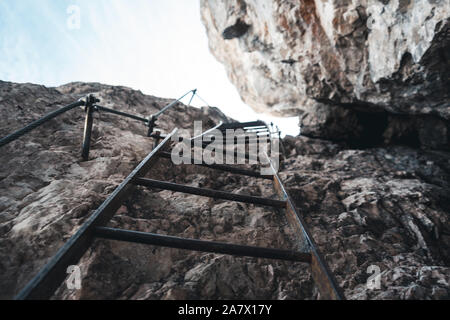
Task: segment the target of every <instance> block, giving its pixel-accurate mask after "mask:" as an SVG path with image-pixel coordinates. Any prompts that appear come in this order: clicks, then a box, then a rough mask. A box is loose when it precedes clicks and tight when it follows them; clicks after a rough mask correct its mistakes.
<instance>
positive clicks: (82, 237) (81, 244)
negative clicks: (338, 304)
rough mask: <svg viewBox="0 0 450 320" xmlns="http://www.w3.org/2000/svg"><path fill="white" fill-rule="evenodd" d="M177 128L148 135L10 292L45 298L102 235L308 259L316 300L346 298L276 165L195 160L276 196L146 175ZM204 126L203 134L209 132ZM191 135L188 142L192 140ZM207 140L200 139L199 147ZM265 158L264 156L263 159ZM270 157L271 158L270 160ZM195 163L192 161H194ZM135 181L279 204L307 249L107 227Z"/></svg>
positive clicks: (251, 127) (260, 128) (262, 130)
mask: <svg viewBox="0 0 450 320" xmlns="http://www.w3.org/2000/svg"><path fill="white" fill-rule="evenodd" d="M214 129H217V130H220V131H224V130H227V129H244V130H245V132H257V133H258V134H263V135H264V134H269V135H270V132H271V131H270V128H269V126H268V125H267V124H265V123H264V122H261V121H256V122H248V123H226V124H220V125H219V126H217V127H216V128H214ZM177 130H178V129H175V130H174V131H172V132H171V133H170V134H168V135H166V136H163V135H161V134H159V133H158V134H152V135H151V136H152V137H154V138H155V139H156V140H157V143H156V144H155V145H156V147H155V148H154V149H153V151H151V152H150V153H149V154H148V155H147V157H146V158H145V159H144V160H143V161H142V162H141V163H140V164H139V165H138V166H137V167H136V169H135V170H134V171H133V172H132V173H131V174H130V175H129V176H128V177H127V178H126V179H125V180H123V182H122V183H121V184H120V185H119V186H118V187H117V188H116V189H115V191H114V192H113V193H112V194H111V195H110V196H109V197H108V198H107V199H106V200H105V201H104V202H103V204H102V205H101V206H100V207H99V208H98V209H97V210H96V211H95V212H94V213H93V214H92V215H91V216H90V217H89V218H88V220H87V221H86V222H85V223H84V224H83V225H82V226H81V227H80V229H79V230H78V231H77V232H76V233H75V234H74V235H73V236H72V237H71V238H70V239H69V240H68V241H67V242H66V244H65V245H64V246H63V247H62V248H61V249H60V250H59V251H58V252H57V253H56V255H55V256H54V257H53V258H52V259H51V260H50V261H49V262H48V263H47V264H46V265H45V266H44V267H43V268H42V269H41V271H40V272H39V273H38V274H37V275H36V276H35V277H34V278H33V279H32V280H31V281H30V282H29V283H28V284H27V285H26V286H25V288H23V289H22V291H21V292H20V293H19V294H18V295H17V296H16V297H15V299H18V300H41V299H50V298H51V297H52V296H53V294H54V293H55V291H56V290H57V289H58V288H59V286H60V285H61V283H62V282H63V281H64V280H65V278H66V276H67V274H66V270H67V268H68V267H69V266H71V265H75V264H77V263H78V261H79V260H80V259H81V257H82V256H83V255H84V253H85V252H86V250H87V249H88V248H89V247H90V245H91V244H92V242H93V241H94V240H95V239H107V240H115V241H126V242H132V243H140V244H147V245H153V246H162V247H168V248H177V249H185V250H193V251H200V252H211V253H219V254H229V255H235V256H248V257H257V258H266V259H278V260H287V261H295V262H303V263H307V264H309V265H310V267H311V273H312V277H313V279H314V281H315V283H316V285H317V287H318V290H319V292H320V298H321V299H332V300H341V299H345V297H344V295H343V293H342V291H341V289H340V288H339V286H338V285H337V282H336V280H335V278H334V276H333V274H332V273H331V271H330V269H329V268H328V266H327V263H326V262H325V260H324V259H323V257H322V256H321V254H320V253H319V250H318V249H317V246H316V244H315V242H314V240H313V238H312V236H311V233H310V232H309V230H308V228H307V227H306V224H305V222H304V220H303V218H302V216H301V215H300V214H299V212H298V211H297V209H296V207H295V204H294V202H293V201H292V199H291V197H290V196H289V194H288V192H287V191H286V188H285V187H284V185H283V183H282V181H281V179H280V177H279V175H278V173H277V170H275V168H274V167H273V166H271V168H272V176H263V175H261V174H260V173H258V172H256V171H254V170H248V169H244V168H240V167H235V166H229V165H218V164H205V163H202V164H198V165H199V166H204V167H207V168H210V169H214V170H221V171H225V172H230V173H233V174H239V175H244V176H249V177H256V178H261V179H270V180H273V185H274V188H275V190H276V191H277V194H278V196H279V198H280V199H281V200H276V199H270V198H262V197H254V196H250V195H240V194H235V193H230V192H224V191H218V190H211V189H205V188H196V187H191V186H185V185H179V184H175V183H171V182H167V181H158V180H153V179H148V178H145V176H146V174H147V173H148V172H149V171H150V169H151V168H152V166H153V165H154V164H155V163H156V162H157V160H158V159H160V158H170V157H171V153H170V152H169V147H170V142H171V140H172V138H173V137H174V136H175V135H176V133H177ZM208 132H209V131H207V132H206V133H204V134H203V135H205V134H208ZM196 138H197V137H196ZM196 138H194V139H192V140H191V143H192V146H194V144H195V139H196ZM207 145H208V144H207V143H206V144H202V145H201V146H202V147H205V146H207ZM268 160H269V158H268ZM269 162H270V160H269ZM194 164H195V162H194ZM137 186H141V187H146V188H152V189H163V190H170V191H175V192H182V193H187V194H193V195H198V196H204V197H211V198H214V199H225V200H229V201H237V202H244V203H251V204H257V205H262V206H269V207H274V208H278V209H284V211H285V213H286V217H287V220H288V221H289V223H290V225H291V227H292V228H293V229H294V231H295V232H296V234H297V235H298V236H299V239H301V241H305V242H306V247H307V248H308V251H307V252H300V251H296V250H281V249H273V248H261V247H254V246H246V245H236V244H229V243H222V242H213V241H202V240H195V239H185V238H179V237H173V236H166V235H158V234H152V233H144V232H138V231H131V230H121V229H114V228H108V227H106V226H107V224H108V222H109V221H110V220H111V218H112V217H113V216H114V214H115V212H116V211H117V210H118V209H119V207H120V206H121V204H122V203H123V202H124V200H125V199H127V197H129V196H130V194H131V193H132V191H133V189H135V188H136V187H137Z"/></svg>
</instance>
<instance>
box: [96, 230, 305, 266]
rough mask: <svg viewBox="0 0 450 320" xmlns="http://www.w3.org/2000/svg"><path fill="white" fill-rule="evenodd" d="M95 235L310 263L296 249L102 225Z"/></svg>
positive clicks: (189, 248) (196, 249) (185, 248)
mask: <svg viewBox="0 0 450 320" xmlns="http://www.w3.org/2000/svg"><path fill="white" fill-rule="evenodd" d="M95 236H97V237H99V238H103V239H109V240H117V241H125V242H133V243H140V244H148V245H154V246H161V247H167V248H176V249H184V250H193V251H201V252H212V253H219V254H229V255H235V256H247V257H255V258H265V259H277V260H287V261H297V262H306V263H311V254H310V253H305V252H298V251H289V250H280V249H270V248H260V247H253V246H244V245H236V244H229V243H223V242H213V241H204V240H194V239H185V238H179V237H173V236H164V235H158V234H153V233H145V232H137V231H129V230H120V229H112V228H104V227H98V228H96V229H95Z"/></svg>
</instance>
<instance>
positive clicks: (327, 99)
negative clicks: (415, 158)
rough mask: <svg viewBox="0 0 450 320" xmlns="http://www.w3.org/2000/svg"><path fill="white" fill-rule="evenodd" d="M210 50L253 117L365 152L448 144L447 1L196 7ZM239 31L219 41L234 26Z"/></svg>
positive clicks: (238, 1) (204, 3)
mask: <svg viewBox="0 0 450 320" xmlns="http://www.w3.org/2000/svg"><path fill="white" fill-rule="evenodd" d="M201 13H202V19H203V23H204V24H205V26H206V31H207V34H208V37H209V43H210V49H211V52H212V53H213V54H214V55H215V56H216V58H217V59H218V60H219V61H220V62H222V63H223V64H224V65H225V67H226V69H227V71H228V75H229V78H230V80H231V81H232V82H233V83H234V84H235V86H236V87H237V89H238V91H239V92H240V94H241V96H242V98H243V100H244V101H245V102H246V103H247V104H248V105H250V106H251V107H252V108H254V109H255V110H256V111H258V112H270V113H272V114H275V115H281V116H296V115H299V116H300V119H301V124H302V132H303V134H304V135H308V136H310V137H320V138H325V139H331V140H334V141H348V142H352V143H353V145H354V146H358V147H365V146H375V145H382V144H407V145H411V146H423V147H425V148H432V149H448V147H449V143H450V139H449V136H450V126H449V120H450V99H449V98H450V96H449V95H450V91H449V87H450V62H449V61H450V56H449V52H450V24H449V18H450V3H449V1H448V0H438V1H431V0H418V1H408V0H406V1H404V0H386V1H381V0H357V1H336V0H305V1H284V0H283V1H281V0H275V1H273V0H232V1H223V0H222V1H215V0H201ZM237 21H239V22H240V24H245V25H247V26H249V27H248V30H246V31H245V33H242V32H241V33H240V34H239V37H233V38H232V39H229V38H228V37H224V34H223V31H224V30H225V31H226V30H228V28H230V27H232V26H234V25H235V24H236V22H237Z"/></svg>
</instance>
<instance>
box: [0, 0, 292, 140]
mask: <svg viewBox="0 0 450 320" xmlns="http://www.w3.org/2000/svg"><path fill="white" fill-rule="evenodd" d="M0 80H4V81H12V82H19V83H24V82H30V83H37V84H43V85H45V86H59V85H62V84H66V83H69V82H73V81H82V82H100V83H104V84H109V85H122V86H127V87H131V88H133V89H136V90H141V91H142V92H143V93H145V94H150V95H154V96H158V97H163V98H174V99H176V98H179V97H180V96H182V95H183V94H184V93H186V92H188V91H189V90H191V89H195V88H197V89H198V93H199V95H200V96H201V97H202V98H203V99H204V100H205V101H206V102H207V103H208V104H209V105H211V106H215V107H218V108H220V109H221V110H222V112H224V113H225V114H226V115H228V116H230V117H232V118H234V119H236V120H238V121H253V120H256V119H261V120H265V121H268V122H274V123H275V124H277V125H278V126H279V127H280V128H281V130H282V131H283V134H290V135H298V133H299V127H298V118H297V117H295V118H275V117H271V116H268V115H264V114H257V113H255V112H254V111H253V110H252V109H251V108H250V107H249V106H247V105H246V104H245V103H244V102H243V101H242V100H241V98H240V96H239V93H238V92H237V90H236V88H235V87H234V86H233V85H232V84H231V82H230V81H229V79H228V77H227V74H226V71H225V68H224V66H223V65H222V64H221V63H219V62H218V61H217V60H215V58H214V57H213V55H212V54H211V53H210V51H209V48H208V39H207V36H206V32H205V28H204V26H203V24H202V23H201V19H200V1H199V0H132V1H129V0H94V1H92V0H57V1H55V0H0ZM183 102H185V103H188V102H189V99H187V100H185V101H183ZM193 105H194V106H197V107H200V106H204V105H205V104H204V103H203V102H202V101H201V100H199V99H196V100H194V102H193Z"/></svg>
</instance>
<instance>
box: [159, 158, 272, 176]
mask: <svg viewBox="0 0 450 320" xmlns="http://www.w3.org/2000/svg"><path fill="white" fill-rule="evenodd" d="M158 156H159V157H161V158H166V159H172V154H171V153H170V152H161V153H159V154H158ZM182 159H183V160H185V161H186V162H189V163H192V164H193V165H196V166H201V167H206V168H210V169H214V170H221V171H225V172H231V173H235V174H240V175H243V176H248V177H255V178H261V179H266V180H273V176H263V175H261V174H260V173H259V172H256V171H252V170H246V169H242V168H236V167H232V166H227V165H222V164H206V163H203V162H202V161H199V160H196V159H192V158H186V157H184V158H182ZM200 162H202V163H201V164H196V163H200Z"/></svg>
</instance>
